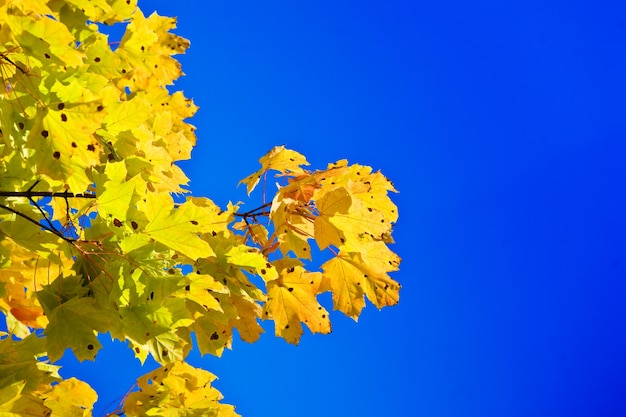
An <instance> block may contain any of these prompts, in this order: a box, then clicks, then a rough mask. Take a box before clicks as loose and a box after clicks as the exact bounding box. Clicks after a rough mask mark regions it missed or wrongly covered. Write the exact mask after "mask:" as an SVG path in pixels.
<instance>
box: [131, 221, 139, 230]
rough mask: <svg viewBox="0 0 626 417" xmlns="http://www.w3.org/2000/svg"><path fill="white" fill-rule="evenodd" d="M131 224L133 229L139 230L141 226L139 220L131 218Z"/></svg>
mask: <svg viewBox="0 0 626 417" xmlns="http://www.w3.org/2000/svg"><path fill="white" fill-rule="evenodd" d="M130 225H131V226H132V228H133V230H137V228H138V227H139V225H138V224H137V222H136V221H134V220H131V222H130Z"/></svg>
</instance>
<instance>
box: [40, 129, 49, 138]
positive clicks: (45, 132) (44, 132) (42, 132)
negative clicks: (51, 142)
mask: <svg viewBox="0 0 626 417" xmlns="http://www.w3.org/2000/svg"><path fill="white" fill-rule="evenodd" d="M48 135H49V133H48V131H47V130H42V131H41V136H43V137H44V138H47V137H48Z"/></svg>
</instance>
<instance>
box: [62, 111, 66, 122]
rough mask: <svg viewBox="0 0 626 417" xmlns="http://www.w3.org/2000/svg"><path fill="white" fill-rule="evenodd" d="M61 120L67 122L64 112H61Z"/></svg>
mask: <svg viewBox="0 0 626 417" xmlns="http://www.w3.org/2000/svg"><path fill="white" fill-rule="evenodd" d="M61 120H62V121H64V122H67V116H66V115H65V113H61Z"/></svg>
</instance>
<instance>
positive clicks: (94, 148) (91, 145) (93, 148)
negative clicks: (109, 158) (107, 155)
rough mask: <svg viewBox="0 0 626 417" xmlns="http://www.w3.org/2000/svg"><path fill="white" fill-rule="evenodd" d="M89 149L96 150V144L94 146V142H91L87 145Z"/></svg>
mask: <svg viewBox="0 0 626 417" xmlns="http://www.w3.org/2000/svg"><path fill="white" fill-rule="evenodd" d="M87 150H88V151H91V152H94V151H95V150H96V147H95V146H93V144H92V143H90V144H89V145H87Z"/></svg>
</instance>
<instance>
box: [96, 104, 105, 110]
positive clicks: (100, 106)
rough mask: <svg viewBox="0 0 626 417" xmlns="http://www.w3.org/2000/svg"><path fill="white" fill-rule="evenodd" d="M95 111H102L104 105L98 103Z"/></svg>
mask: <svg viewBox="0 0 626 417" xmlns="http://www.w3.org/2000/svg"><path fill="white" fill-rule="evenodd" d="M96 110H97V111H102V110H104V106H103V105H102V104H100V105H99V106H98V107H96Z"/></svg>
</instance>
